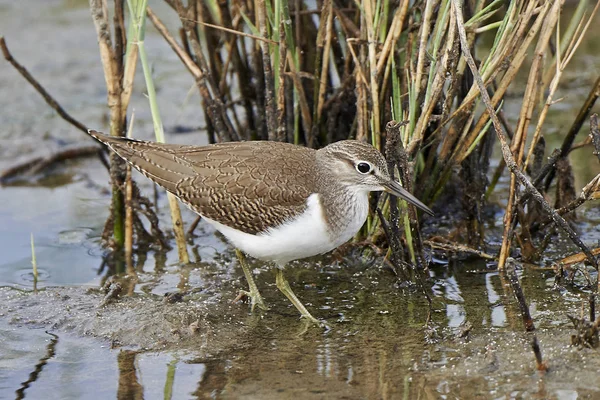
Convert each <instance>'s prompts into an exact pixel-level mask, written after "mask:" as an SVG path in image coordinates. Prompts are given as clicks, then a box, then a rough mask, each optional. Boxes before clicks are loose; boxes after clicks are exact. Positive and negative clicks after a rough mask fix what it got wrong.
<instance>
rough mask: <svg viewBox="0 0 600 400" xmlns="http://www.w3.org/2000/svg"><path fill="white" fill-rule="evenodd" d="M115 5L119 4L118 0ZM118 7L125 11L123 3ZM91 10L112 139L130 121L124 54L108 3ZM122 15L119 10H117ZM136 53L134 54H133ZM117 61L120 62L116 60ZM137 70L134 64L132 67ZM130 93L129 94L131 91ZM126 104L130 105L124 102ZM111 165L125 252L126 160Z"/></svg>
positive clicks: (116, 233)
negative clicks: (114, 39) (114, 38)
mask: <svg viewBox="0 0 600 400" xmlns="http://www.w3.org/2000/svg"><path fill="white" fill-rule="evenodd" d="M116 3H119V0H117V2H116ZM120 3H121V4H120V5H118V6H117V7H118V8H119V9H120V10H121V12H122V9H123V7H122V1H121V2H120ZM90 10H91V13H92V20H93V22H94V26H95V27H96V34H97V37H98V46H99V49H100V59H101V61H102V68H103V70H104V79H105V81H106V89H107V92H108V94H107V103H108V108H109V110H110V117H109V133H110V135H111V136H122V135H123V132H125V121H126V118H127V111H126V110H127V105H128V101H129V97H127V96H125V97H123V93H124V92H123V86H122V83H121V77H124V76H125V75H124V74H123V70H122V67H123V62H122V57H123V52H121V53H116V52H115V50H116V48H113V45H112V40H111V32H110V23H109V21H108V2H107V1H106V0H90ZM116 14H119V11H116ZM115 32H116V33H117V35H118V36H117V43H118V45H117V47H118V48H119V49H122V45H121V37H120V35H121V34H122V32H123V29H120V28H119V29H117V30H116V31H115ZM134 52H135V51H134ZM117 59H120V60H119V61H117ZM131 68H133V69H134V70H135V64H134V65H133V66H132V67H131ZM129 93H130V92H129ZM124 101H127V103H124ZM109 158H110V165H111V182H112V193H113V194H112V206H111V211H112V223H111V224H112V227H113V235H112V236H113V238H114V242H115V244H116V245H117V246H118V247H119V248H120V249H123V247H124V246H125V213H126V211H125V199H124V195H123V192H122V191H121V189H120V188H121V187H122V185H123V183H124V182H125V178H126V173H125V161H123V160H122V159H121V158H120V157H118V156H117V155H116V154H114V153H112V152H111V154H110V155H109Z"/></svg>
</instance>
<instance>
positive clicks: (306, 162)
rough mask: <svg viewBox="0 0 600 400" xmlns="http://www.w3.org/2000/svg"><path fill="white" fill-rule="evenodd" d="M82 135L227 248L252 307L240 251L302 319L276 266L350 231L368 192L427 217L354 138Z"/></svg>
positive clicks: (252, 286) (257, 301) (255, 298)
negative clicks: (200, 139)
mask: <svg viewBox="0 0 600 400" xmlns="http://www.w3.org/2000/svg"><path fill="white" fill-rule="evenodd" d="M88 133H89V135H91V136H92V137H93V138H95V139H96V140H98V141H99V142H100V143H102V144H104V145H106V146H108V147H109V148H110V149H112V150H113V151H114V152H115V153H116V154H117V155H119V156H120V157H121V158H123V159H124V160H125V161H127V162H128V163H129V164H131V165H132V166H133V167H134V168H135V169H137V170H138V171H139V172H141V173H142V174H143V175H145V176H146V177H148V178H149V179H150V180H152V181H153V182H155V183H156V184H158V185H159V186H162V187H163V188H165V189H166V190H167V191H169V192H171V193H173V194H174V195H175V196H176V197H177V198H179V200H180V201H181V202H182V203H183V204H185V205H187V206H188V207H189V208H190V209H191V210H192V211H194V212H196V213H197V214H199V215H200V216H201V217H202V218H203V220H204V221H206V222H207V223H209V224H210V225H212V226H213V227H214V228H215V229H216V230H217V231H219V232H221V234H223V235H224V236H225V238H226V239H227V240H228V241H229V242H231V244H233V246H235V248H236V249H237V250H236V252H237V254H238V257H239V259H240V264H241V267H242V269H243V271H244V275H245V276H246V280H247V281H248V286H249V291H248V292H244V294H246V295H248V297H249V298H250V299H251V303H252V310H254V306H255V305H258V306H259V307H260V308H263V309H266V306H265V303H264V301H263V298H262V296H261V295H260V293H259V291H258V288H257V286H256V283H255V282H254V279H253V278H252V274H251V272H250V270H249V268H248V266H247V265H246V262H245V257H244V256H243V255H244V254H247V255H249V256H251V257H253V258H256V259H259V260H262V261H266V262H271V263H274V264H275V266H276V268H275V281H276V285H277V288H278V289H279V290H280V291H281V292H282V293H283V294H284V295H285V296H286V297H287V298H288V299H289V300H290V301H291V303H292V304H293V305H294V306H295V307H296V308H297V309H298V311H299V312H300V314H301V316H302V317H305V318H306V319H307V320H308V321H310V322H313V323H315V324H322V323H321V321H319V320H318V319H316V318H315V317H313V316H312V314H311V313H310V312H309V311H308V310H307V309H306V307H305V306H304V305H303V304H302V302H301V301H300V300H299V299H298V297H297V296H296V295H295V293H294V292H293V291H292V289H291V287H290V285H289V282H288V281H287V279H286V278H285V276H284V273H283V271H284V267H285V266H286V264H287V263H289V262H290V261H293V260H297V259H302V258H306V257H311V256H315V255H319V254H323V253H327V252H329V251H331V250H333V249H335V248H337V247H338V246H340V245H342V244H344V243H346V242H347V241H349V240H350V239H351V238H353V237H354V236H355V235H356V233H357V232H358V231H359V229H360V228H361V227H362V226H363V224H364V223H365V221H366V219H367V215H368V213H369V200H368V195H369V193H370V192H380V191H385V192H387V193H390V194H391V195H394V196H396V197H398V198H401V199H404V200H406V201H407V202H408V203H411V204H413V205H414V206H416V207H418V208H420V209H421V210H423V211H425V212H426V213H427V214H430V215H433V212H432V211H431V210H430V209H429V208H428V207H427V206H426V205H425V204H423V203H422V202H421V201H420V200H418V199H417V198H416V197H415V196H413V195H412V194H411V193H409V192H408V191H407V190H405V189H404V188H403V187H402V186H401V185H400V184H399V183H398V182H396V181H395V180H393V179H392V178H391V176H390V173H389V171H388V167H387V163H386V160H385V158H384V157H383V155H382V154H381V152H379V151H378V150H377V149H376V148H375V147H373V146H371V145H370V144H367V143H363V142H361V141H358V140H342V141H338V142H334V143H331V144H329V145H327V146H325V147H323V148H321V149H319V150H315V149H312V148H308V147H304V146H299V145H294V144H290V143H283V142H275V141H243V142H224V143H217V144H211V145H205V146H194V145H175V144H164V143H157V142H150V141H141V140H136V139H131V138H126V137H115V136H108V135H105V134H103V133H100V132H97V131H94V130H89V131H88Z"/></svg>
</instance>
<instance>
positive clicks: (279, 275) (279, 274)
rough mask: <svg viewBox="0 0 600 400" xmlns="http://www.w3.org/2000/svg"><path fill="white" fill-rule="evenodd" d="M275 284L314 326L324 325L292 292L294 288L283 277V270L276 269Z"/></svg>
mask: <svg viewBox="0 0 600 400" xmlns="http://www.w3.org/2000/svg"><path fill="white" fill-rule="evenodd" d="M275 283H276V284H277V288H278V289H279V290H281V293H283V294H284V295H285V297H287V298H288V299H290V301H291V302H292V304H293V305H294V306H296V308H297V309H298V311H300V314H302V316H303V317H304V318H306V319H308V320H309V321H310V322H312V323H314V324H317V325H323V323H322V322H321V321H319V320H318V319H316V318H315V317H313V316H312V315H311V314H310V313H309V312H308V310H307V309H306V307H304V304H302V303H301V302H300V300H298V298H297V297H296V295H295V294H294V292H293V291H292V288H291V287H290V284H289V283H288V281H287V279H285V277H284V276H283V271H282V270H281V268H275Z"/></svg>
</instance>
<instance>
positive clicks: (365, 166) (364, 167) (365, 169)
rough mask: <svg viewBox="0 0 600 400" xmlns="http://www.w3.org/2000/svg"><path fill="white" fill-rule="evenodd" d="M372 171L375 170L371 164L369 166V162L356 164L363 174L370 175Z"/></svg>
mask: <svg viewBox="0 0 600 400" xmlns="http://www.w3.org/2000/svg"><path fill="white" fill-rule="evenodd" d="M372 169H373V168H372V167H371V164H369V163H368V162H364V161H362V162H359V163H358V164H356V170H357V171H358V172H360V173H361V174H368V173H369V172H371V170H372Z"/></svg>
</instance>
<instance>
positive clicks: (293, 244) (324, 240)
mask: <svg viewBox="0 0 600 400" xmlns="http://www.w3.org/2000/svg"><path fill="white" fill-rule="evenodd" d="M358 197H359V198H358V199H356V200H358V201H353V202H352V203H353V205H352V206H350V205H348V206H349V209H348V211H349V212H350V213H351V215H348V217H349V220H348V224H347V226H346V227H345V229H344V230H343V231H342V232H339V233H337V234H335V235H333V236H334V237H332V235H331V234H330V233H329V231H328V229H327V225H326V224H325V219H324V218H323V210H322V208H321V202H320V201H319V195H318V194H312V195H311V196H310V197H309V198H308V200H307V201H306V204H307V208H306V210H305V212H304V213H303V214H301V215H300V216H299V217H298V218H296V219H294V220H291V221H289V222H287V223H285V224H283V225H281V226H279V227H277V228H273V229H270V230H268V231H267V232H265V233H260V234H258V235H252V234H249V233H244V232H242V231H239V230H237V229H234V228H230V227H228V226H226V225H223V224H221V223H219V222H217V221H214V220H211V219H209V218H206V217H203V218H204V220H205V221H206V222H208V223H210V224H211V225H212V226H214V227H215V228H216V229H217V230H218V231H220V232H221V233H222V234H223V235H225V237H226V238H227V239H228V240H229V241H230V242H231V243H232V244H233V245H234V246H235V247H237V248H238V249H240V250H242V251H243V252H244V253H246V254H248V255H250V256H251V257H254V258H258V259H260V260H265V261H274V262H275V263H277V264H278V265H279V266H281V267H283V266H284V265H285V264H286V263H288V262H289V261H292V260H297V259H299V258H305V257H311V256H314V255H317V254H323V253H326V252H328V251H330V250H333V249H335V248H336V247H338V246H339V245H341V244H343V243H345V242H347V241H348V240H349V239H351V238H352V237H353V236H354V235H355V234H356V232H358V230H359V229H360V227H361V226H362V225H363V224H364V222H365V220H366V218H367V214H368V210H369V204H368V198H367V193H361V194H359V195H358Z"/></svg>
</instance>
